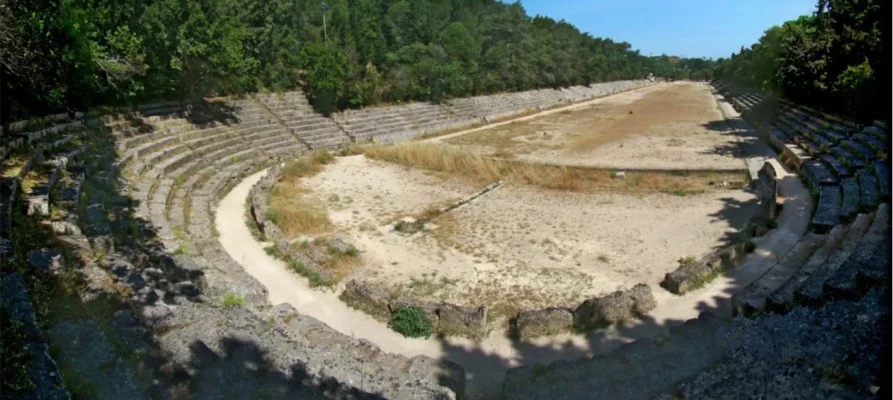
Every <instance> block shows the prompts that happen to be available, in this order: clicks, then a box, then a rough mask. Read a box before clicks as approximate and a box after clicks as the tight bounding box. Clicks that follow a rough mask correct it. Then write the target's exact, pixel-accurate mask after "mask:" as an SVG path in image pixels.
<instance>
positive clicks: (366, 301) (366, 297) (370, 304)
mask: <svg viewBox="0 0 893 400" xmlns="http://www.w3.org/2000/svg"><path fill="white" fill-rule="evenodd" d="M339 298H340V299H341V301H343V302H345V303H346V304H347V305H349V306H351V307H353V308H356V309H357V310H360V311H362V312H365V313H366V314H369V315H371V316H372V317H374V318H375V319H378V320H381V321H387V320H389V319H390V317H391V310H390V308H389V307H388V304H389V303H390V300H391V299H390V295H389V294H388V292H386V291H385V290H384V289H382V288H380V287H377V286H373V285H371V284H368V283H366V282H357V281H356V280H353V279H352V280H350V281H348V282H347V284H346V285H345V286H344V291H343V292H341V295H340V296H339Z"/></svg>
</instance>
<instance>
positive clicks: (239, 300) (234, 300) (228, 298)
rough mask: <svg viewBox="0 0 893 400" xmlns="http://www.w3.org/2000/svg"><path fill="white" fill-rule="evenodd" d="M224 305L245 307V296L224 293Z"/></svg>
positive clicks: (227, 306)
mask: <svg viewBox="0 0 893 400" xmlns="http://www.w3.org/2000/svg"><path fill="white" fill-rule="evenodd" d="M223 306H224V307H226V308H233V307H244V306H245V297H244V296H240V295H237V294H235V293H227V294H225V295H223Z"/></svg>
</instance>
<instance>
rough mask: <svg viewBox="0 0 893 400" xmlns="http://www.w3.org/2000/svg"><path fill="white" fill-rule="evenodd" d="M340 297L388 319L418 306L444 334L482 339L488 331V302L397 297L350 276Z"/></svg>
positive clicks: (375, 316)
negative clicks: (472, 304)
mask: <svg viewBox="0 0 893 400" xmlns="http://www.w3.org/2000/svg"><path fill="white" fill-rule="evenodd" d="M339 298H340V299H341V300H342V301H344V302H345V303H346V304H347V305H349V306H351V307H353V308H355V309H357V310H360V311H363V312H365V313H366V314H369V315H371V316H372V317H373V318H375V319H377V320H379V321H381V322H384V323H387V322H388V321H389V320H390V319H391V314H392V313H394V312H396V311H397V310H399V309H401V308H405V307H418V308H420V309H421V310H422V311H424V312H425V317H426V318H427V319H428V322H429V323H430V324H431V327H432V328H433V329H434V331H435V332H437V333H441V334H443V335H447V336H465V337H469V338H472V339H483V338H485V337H486V336H487V334H488V333H489V331H488V326H487V306H485V305H482V306H478V307H463V306H458V305H455V304H450V303H435V302H429V301H425V300H419V299H415V298H411V297H405V296H402V297H398V296H394V295H392V294H391V293H388V291H387V290H385V289H382V288H380V287H378V286H375V285H373V284H371V283H369V282H359V281H356V280H350V281H348V282H347V284H346V285H345V287H344V291H343V292H341V295H340V296H339Z"/></svg>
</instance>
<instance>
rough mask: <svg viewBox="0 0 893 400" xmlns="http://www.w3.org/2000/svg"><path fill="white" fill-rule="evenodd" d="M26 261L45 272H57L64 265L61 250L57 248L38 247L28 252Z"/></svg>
mask: <svg viewBox="0 0 893 400" xmlns="http://www.w3.org/2000/svg"><path fill="white" fill-rule="evenodd" d="M28 263H29V264H31V266H32V267H34V268H37V269H38V270H40V271H41V272H43V273H46V274H53V275H55V274H58V273H59V272H61V271H62V268H63V266H64V263H63V260H62V252H61V251H59V250H58V249H40V250H34V251H30V252H28Z"/></svg>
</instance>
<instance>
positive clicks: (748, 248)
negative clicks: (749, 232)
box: [744, 239, 757, 253]
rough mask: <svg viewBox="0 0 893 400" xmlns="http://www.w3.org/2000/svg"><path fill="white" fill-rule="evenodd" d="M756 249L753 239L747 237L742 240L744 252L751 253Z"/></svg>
mask: <svg viewBox="0 0 893 400" xmlns="http://www.w3.org/2000/svg"><path fill="white" fill-rule="evenodd" d="M756 249H757V244H756V243H754V241H753V240H750V239H748V240H747V241H746V242H744V252H745V253H753V251H754V250H756Z"/></svg>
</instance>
